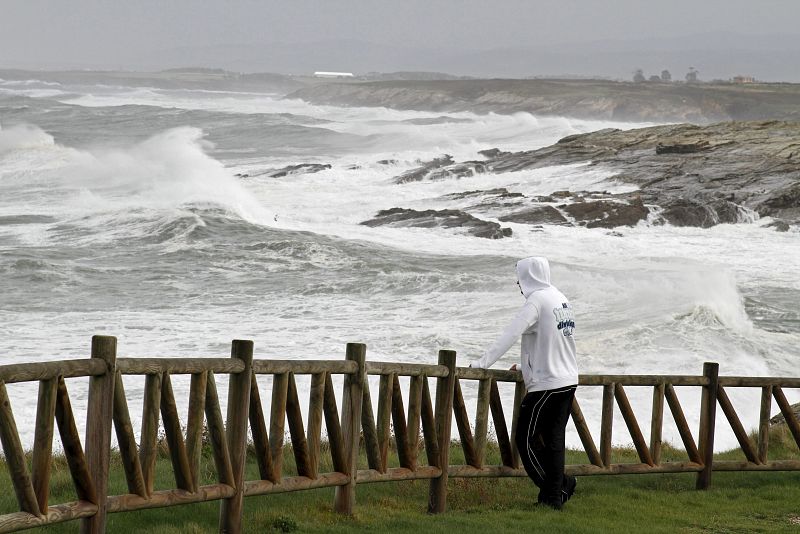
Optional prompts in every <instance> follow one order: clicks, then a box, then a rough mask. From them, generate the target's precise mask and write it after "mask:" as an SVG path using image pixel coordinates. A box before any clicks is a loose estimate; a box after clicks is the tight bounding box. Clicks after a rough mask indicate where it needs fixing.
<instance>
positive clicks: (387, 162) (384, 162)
mask: <svg viewBox="0 0 800 534" xmlns="http://www.w3.org/2000/svg"><path fill="white" fill-rule="evenodd" d="M377 163H378V165H397V160H396V159H379V160H378V161H377Z"/></svg>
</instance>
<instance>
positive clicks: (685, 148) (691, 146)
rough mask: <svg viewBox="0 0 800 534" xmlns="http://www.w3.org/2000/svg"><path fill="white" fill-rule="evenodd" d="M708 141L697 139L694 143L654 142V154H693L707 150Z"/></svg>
mask: <svg viewBox="0 0 800 534" xmlns="http://www.w3.org/2000/svg"><path fill="white" fill-rule="evenodd" d="M708 149H709V144H708V141H697V142H695V143H672V144H662V143H658V144H656V154H694V153H695V152H701V151H703V150H708Z"/></svg>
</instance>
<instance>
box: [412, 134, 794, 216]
mask: <svg viewBox="0 0 800 534" xmlns="http://www.w3.org/2000/svg"><path fill="white" fill-rule="evenodd" d="M483 155H484V156H485V157H486V158H487V159H486V161H484V162H483V165H482V166H472V164H473V163H474V162H465V163H459V162H455V161H453V160H452V158H450V157H446V158H439V159H437V160H435V166H432V164H431V163H428V164H425V165H423V166H422V167H420V168H419V169H415V170H412V171H409V172H407V173H405V174H404V175H402V176H414V177H415V179H420V180H426V179H427V180H430V179H445V178H457V177H459V176H460V175H461V174H460V173H461V170H462V169H463V168H464V166H465V165H468V166H470V169H471V171H472V172H475V173H481V172H491V173H495V174H496V173H504V172H515V171H522V170H526V169H536V168H541V167H549V166H557V165H567V164H575V163H586V162H590V166H592V167H600V168H604V169H607V170H609V171H611V173H613V179H614V180H616V181H619V182H625V183H629V184H632V185H634V186H636V187H637V188H638V191H635V192H634V193H630V194H623V195H608V194H605V195H599V196H598V194H597V193H586V192H572V193H570V192H558V193H554V194H552V195H550V196H548V197H544V198H536V199H526V201H527V204H525V203H522V202H521V200H522V199H519V198H516V199H515V205H517V206H519V207H520V208H522V209H520V210H519V211H516V212H514V213H511V214H508V213H507V212H506V213H505V214H502V215H503V218H502V219H501V220H503V221H509V222H528V221H529V222H530V223H531V224H541V223H549V224H564V221H563V220H562V218H561V217H560V216H564V217H565V218H566V219H567V220H572V221H574V222H575V223H576V224H580V225H585V226H587V227H589V228H593V227H603V228H612V227H614V226H631V225H635V224H638V223H639V221H642V220H645V219H648V218H649V216H650V214H651V213H653V215H654V217H652V219H653V222H654V223H656V224H658V223H659V222H663V223H669V224H672V225H675V226H699V227H704V228H707V227H711V226H714V225H716V224H721V223H737V222H746V221H752V220H754V219H756V218H758V217H773V218H775V219H776V222H775V227H776V229H778V230H781V231H785V230H787V229H788V227H789V226H791V225H798V224H800V123H797V122H780V121H759V122H726V123H720V124H714V125H709V126H697V125H692V124H677V125H667V126H654V127H650V128H640V129H634V130H617V129H605V130H599V131H596V132H592V133H587V134H578V135H572V136H568V137H565V138H563V139H561V140H560V141H558V142H557V143H555V144H554V145H551V146H548V147H544V148H540V149H537V150H530V151H523V152H513V153H512V152H502V151H500V150H487V151H483ZM402 176H401V177H402ZM401 177H398V181H399V180H400V178H401ZM493 191H495V190H491V191H485V192H483V195H484V196H483V202H482V203H481V204H479V205H475V206H473V207H475V208H487V207H491V203H495V204H497V203H498V199H493V198H490V197H496V196H497V195H495V194H493ZM473 193H476V194H477V193H480V192H473ZM505 193H506V194H507V193H508V192H507V191H506V192H505ZM489 201H491V202H490V204H487V202H489ZM502 204H504V205H508V203H507V202H505V201H502ZM650 208H653V209H650ZM554 210H556V211H554ZM655 212H657V214H656V213H655ZM556 213H558V215H556ZM656 215H657V216H656Z"/></svg>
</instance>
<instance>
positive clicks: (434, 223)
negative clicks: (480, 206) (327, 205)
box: [361, 208, 512, 239]
mask: <svg viewBox="0 0 800 534" xmlns="http://www.w3.org/2000/svg"><path fill="white" fill-rule="evenodd" d="M361 224H363V225H365V226H372V227H375V226H400V227H409V226H413V227H419V228H436V227H440V228H464V229H466V230H467V231H468V232H469V233H470V234H472V235H474V236H476V237H483V238H487V239H502V238H503V237H509V236H511V233H512V232H511V228H502V227H501V226H500V225H499V224H498V223H496V222H493V221H485V220H483V219H479V218H477V217H475V216H473V215H470V214H469V213H466V212H463V211H460V210H424V211H419V210H413V209H406V208H392V209H388V210H381V211H379V212H378V213H377V214H376V215H375V217H374V218H372V219H370V220H367V221H363V222H362V223H361Z"/></svg>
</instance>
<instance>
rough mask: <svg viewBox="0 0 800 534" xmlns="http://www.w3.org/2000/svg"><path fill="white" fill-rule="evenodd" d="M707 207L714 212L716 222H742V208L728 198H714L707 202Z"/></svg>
mask: <svg viewBox="0 0 800 534" xmlns="http://www.w3.org/2000/svg"><path fill="white" fill-rule="evenodd" d="M709 207H710V208H711V209H713V210H714V213H715V214H716V216H717V218H716V222H717V223H718V224H736V223H739V222H742V220H743V217H742V212H743V210H742V208H741V207H739V205H738V204H735V203H734V202H731V201H729V200H722V199H720V200H716V201H713V202H711V203H709Z"/></svg>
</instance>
